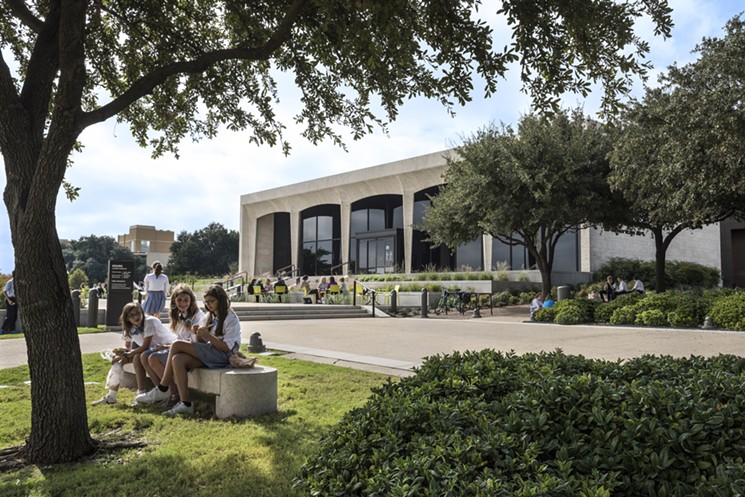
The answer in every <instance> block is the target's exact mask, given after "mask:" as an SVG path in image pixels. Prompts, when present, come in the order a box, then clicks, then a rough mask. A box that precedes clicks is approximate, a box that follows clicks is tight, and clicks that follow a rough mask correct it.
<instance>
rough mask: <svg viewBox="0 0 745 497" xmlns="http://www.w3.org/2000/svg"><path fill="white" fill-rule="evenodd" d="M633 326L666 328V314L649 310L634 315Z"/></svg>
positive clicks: (656, 310)
mask: <svg viewBox="0 0 745 497" xmlns="http://www.w3.org/2000/svg"><path fill="white" fill-rule="evenodd" d="M634 323H635V324H639V325H643V326H668V325H669V324H670V323H668V321H667V314H666V313H664V312H662V311H661V310H659V309H649V310H648V311H642V312H640V313H638V314H637V315H636V319H635V320H634Z"/></svg>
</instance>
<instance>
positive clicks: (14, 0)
mask: <svg viewBox="0 0 745 497" xmlns="http://www.w3.org/2000/svg"><path fill="white" fill-rule="evenodd" d="M5 3H6V4H7V5H8V7H9V8H10V10H11V12H13V15H14V16H15V17H17V18H18V19H19V20H20V21H21V22H22V23H23V24H24V26H26V27H28V28H29V29H31V31H33V32H34V33H40V32H41V30H42V29H43V28H44V22H43V21H42V20H41V19H39V18H38V17H36V16H35V15H34V14H33V12H31V11H30V10H29V8H28V7H27V6H26V4H25V3H23V2H22V1H21V0H5Z"/></svg>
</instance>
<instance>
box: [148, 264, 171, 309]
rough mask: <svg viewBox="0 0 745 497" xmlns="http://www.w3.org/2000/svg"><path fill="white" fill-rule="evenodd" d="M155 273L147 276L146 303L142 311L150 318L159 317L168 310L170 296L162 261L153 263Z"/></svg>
mask: <svg viewBox="0 0 745 497" xmlns="http://www.w3.org/2000/svg"><path fill="white" fill-rule="evenodd" d="M152 268H153V272H152V273H150V274H148V275H147V276H145V283H144V284H145V292H146V293H145V302H143V303H142V310H143V311H145V314H147V315H149V316H155V317H159V316H160V313H161V312H163V309H165V308H166V296H167V295H168V286H169V283H168V276H166V275H165V274H163V265H162V264H161V263H160V261H155V262H153V265H152Z"/></svg>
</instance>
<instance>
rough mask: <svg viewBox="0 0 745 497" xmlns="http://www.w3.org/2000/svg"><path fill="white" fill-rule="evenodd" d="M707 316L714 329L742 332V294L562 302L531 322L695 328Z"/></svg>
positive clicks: (668, 294)
mask: <svg viewBox="0 0 745 497" xmlns="http://www.w3.org/2000/svg"><path fill="white" fill-rule="evenodd" d="M706 316H710V317H711V318H712V319H713V320H714V324H715V326H717V327H719V328H724V329H728V330H745V291H742V290H731V289H723V290H716V291H685V292H673V291H668V292H664V293H654V292H649V293H647V294H644V295H641V294H638V293H631V294H627V295H622V296H619V297H617V298H616V299H615V300H613V301H611V302H600V301H597V300H591V299H576V300H563V301H561V302H558V303H557V304H556V306H555V307H553V308H551V309H543V310H541V311H539V312H537V313H536V316H535V319H536V320H537V321H543V322H553V323H557V324H579V323H610V324H615V325H637V326H673V327H676V328H695V327H697V326H701V325H702V324H703V322H704V318H705V317H706Z"/></svg>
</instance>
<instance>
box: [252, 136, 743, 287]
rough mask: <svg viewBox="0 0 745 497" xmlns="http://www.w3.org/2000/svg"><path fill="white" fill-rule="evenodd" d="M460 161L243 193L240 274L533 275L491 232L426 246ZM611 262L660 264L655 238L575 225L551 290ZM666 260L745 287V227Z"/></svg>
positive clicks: (715, 232)
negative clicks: (433, 215)
mask: <svg viewBox="0 0 745 497" xmlns="http://www.w3.org/2000/svg"><path fill="white" fill-rule="evenodd" d="M454 154H455V151H454V150H445V151H440V152H435V153H431V154H427V155H422V156H419V157H412V158H409V159H404V160H400V161H396V162H391V163H387V164H381V165H377V166H373V167H368V168H364V169H358V170H354V171H350V172H347V173H341V174H335V175H332V176H327V177H323V178H318V179H314V180H310V181H304V182H301V183H296V184H292V185H288V186H283V187H279V188H273V189H270V190H264V191H260V192H255V193H248V194H246V195H242V196H241V209H240V254H239V266H240V270H241V271H245V272H247V273H248V274H252V275H262V274H267V273H271V274H276V273H277V272H278V271H280V270H284V271H286V272H288V273H294V274H308V275H324V274H364V273H377V274H384V273H393V272H397V273H398V272H406V273H415V272H420V271H424V270H427V271H431V270H433V269H450V270H458V271H461V270H474V271H476V270H493V269H494V268H497V267H500V266H501V267H504V266H505V264H506V266H507V267H509V268H510V269H512V270H528V269H531V268H533V267H534V264H535V263H534V261H532V260H531V257H529V255H528V254H527V251H526V250H525V248H524V247H521V246H509V245H506V244H504V243H502V242H500V241H499V240H496V239H493V238H492V237H491V236H490V235H484V236H482V237H480V238H478V239H476V240H474V241H472V242H470V243H467V244H464V245H461V246H459V247H457V248H456V249H455V250H454V251H451V250H450V249H449V248H447V247H445V246H442V245H437V246H434V245H432V244H430V243H428V242H427V241H426V238H427V237H426V233H425V232H423V231H422V230H421V229H420V228H419V226H420V225H421V223H422V217H423V214H424V211H425V209H426V208H427V207H428V206H429V205H430V200H429V196H430V195H434V194H436V193H437V191H438V188H439V186H440V185H442V184H443V174H444V173H445V171H446V169H447V161H446V157H454ZM612 257H625V258H630V259H640V260H654V241H653V240H652V238H651V237H645V236H633V237H632V236H628V235H623V234H616V233H612V232H607V231H603V230H600V229H596V228H591V227H590V228H587V227H579V228H578V229H576V230H574V231H571V232H569V233H567V234H565V235H564V236H562V238H561V239H560V241H559V243H558V245H557V247H556V252H555V261H554V268H553V280H554V283H555V284H567V283H576V282H578V281H586V280H588V279H589V277H590V275H591V273H593V272H595V271H597V269H598V268H599V267H600V266H601V265H602V264H603V263H604V262H606V261H607V260H608V259H610V258H612ZM667 259H668V260H679V261H692V262H698V263H700V264H704V265H707V266H711V267H716V268H719V269H720V270H721V271H722V275H723V281H724V285H725V286H731V284H732V282H736V283H737V284H738V285H739V286H745V224H743V223H736V222H732V221H728V222H725V223H720V224H718V225H709V226H706V227H704V228H703V229H700V230H688V231H684V232H682V233H680V234H679V235H678V236H677V237H676V238H675V239H674V240H673V242H672V244H671V246H670V248H669V249H668V256H667Z"/></svg>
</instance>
